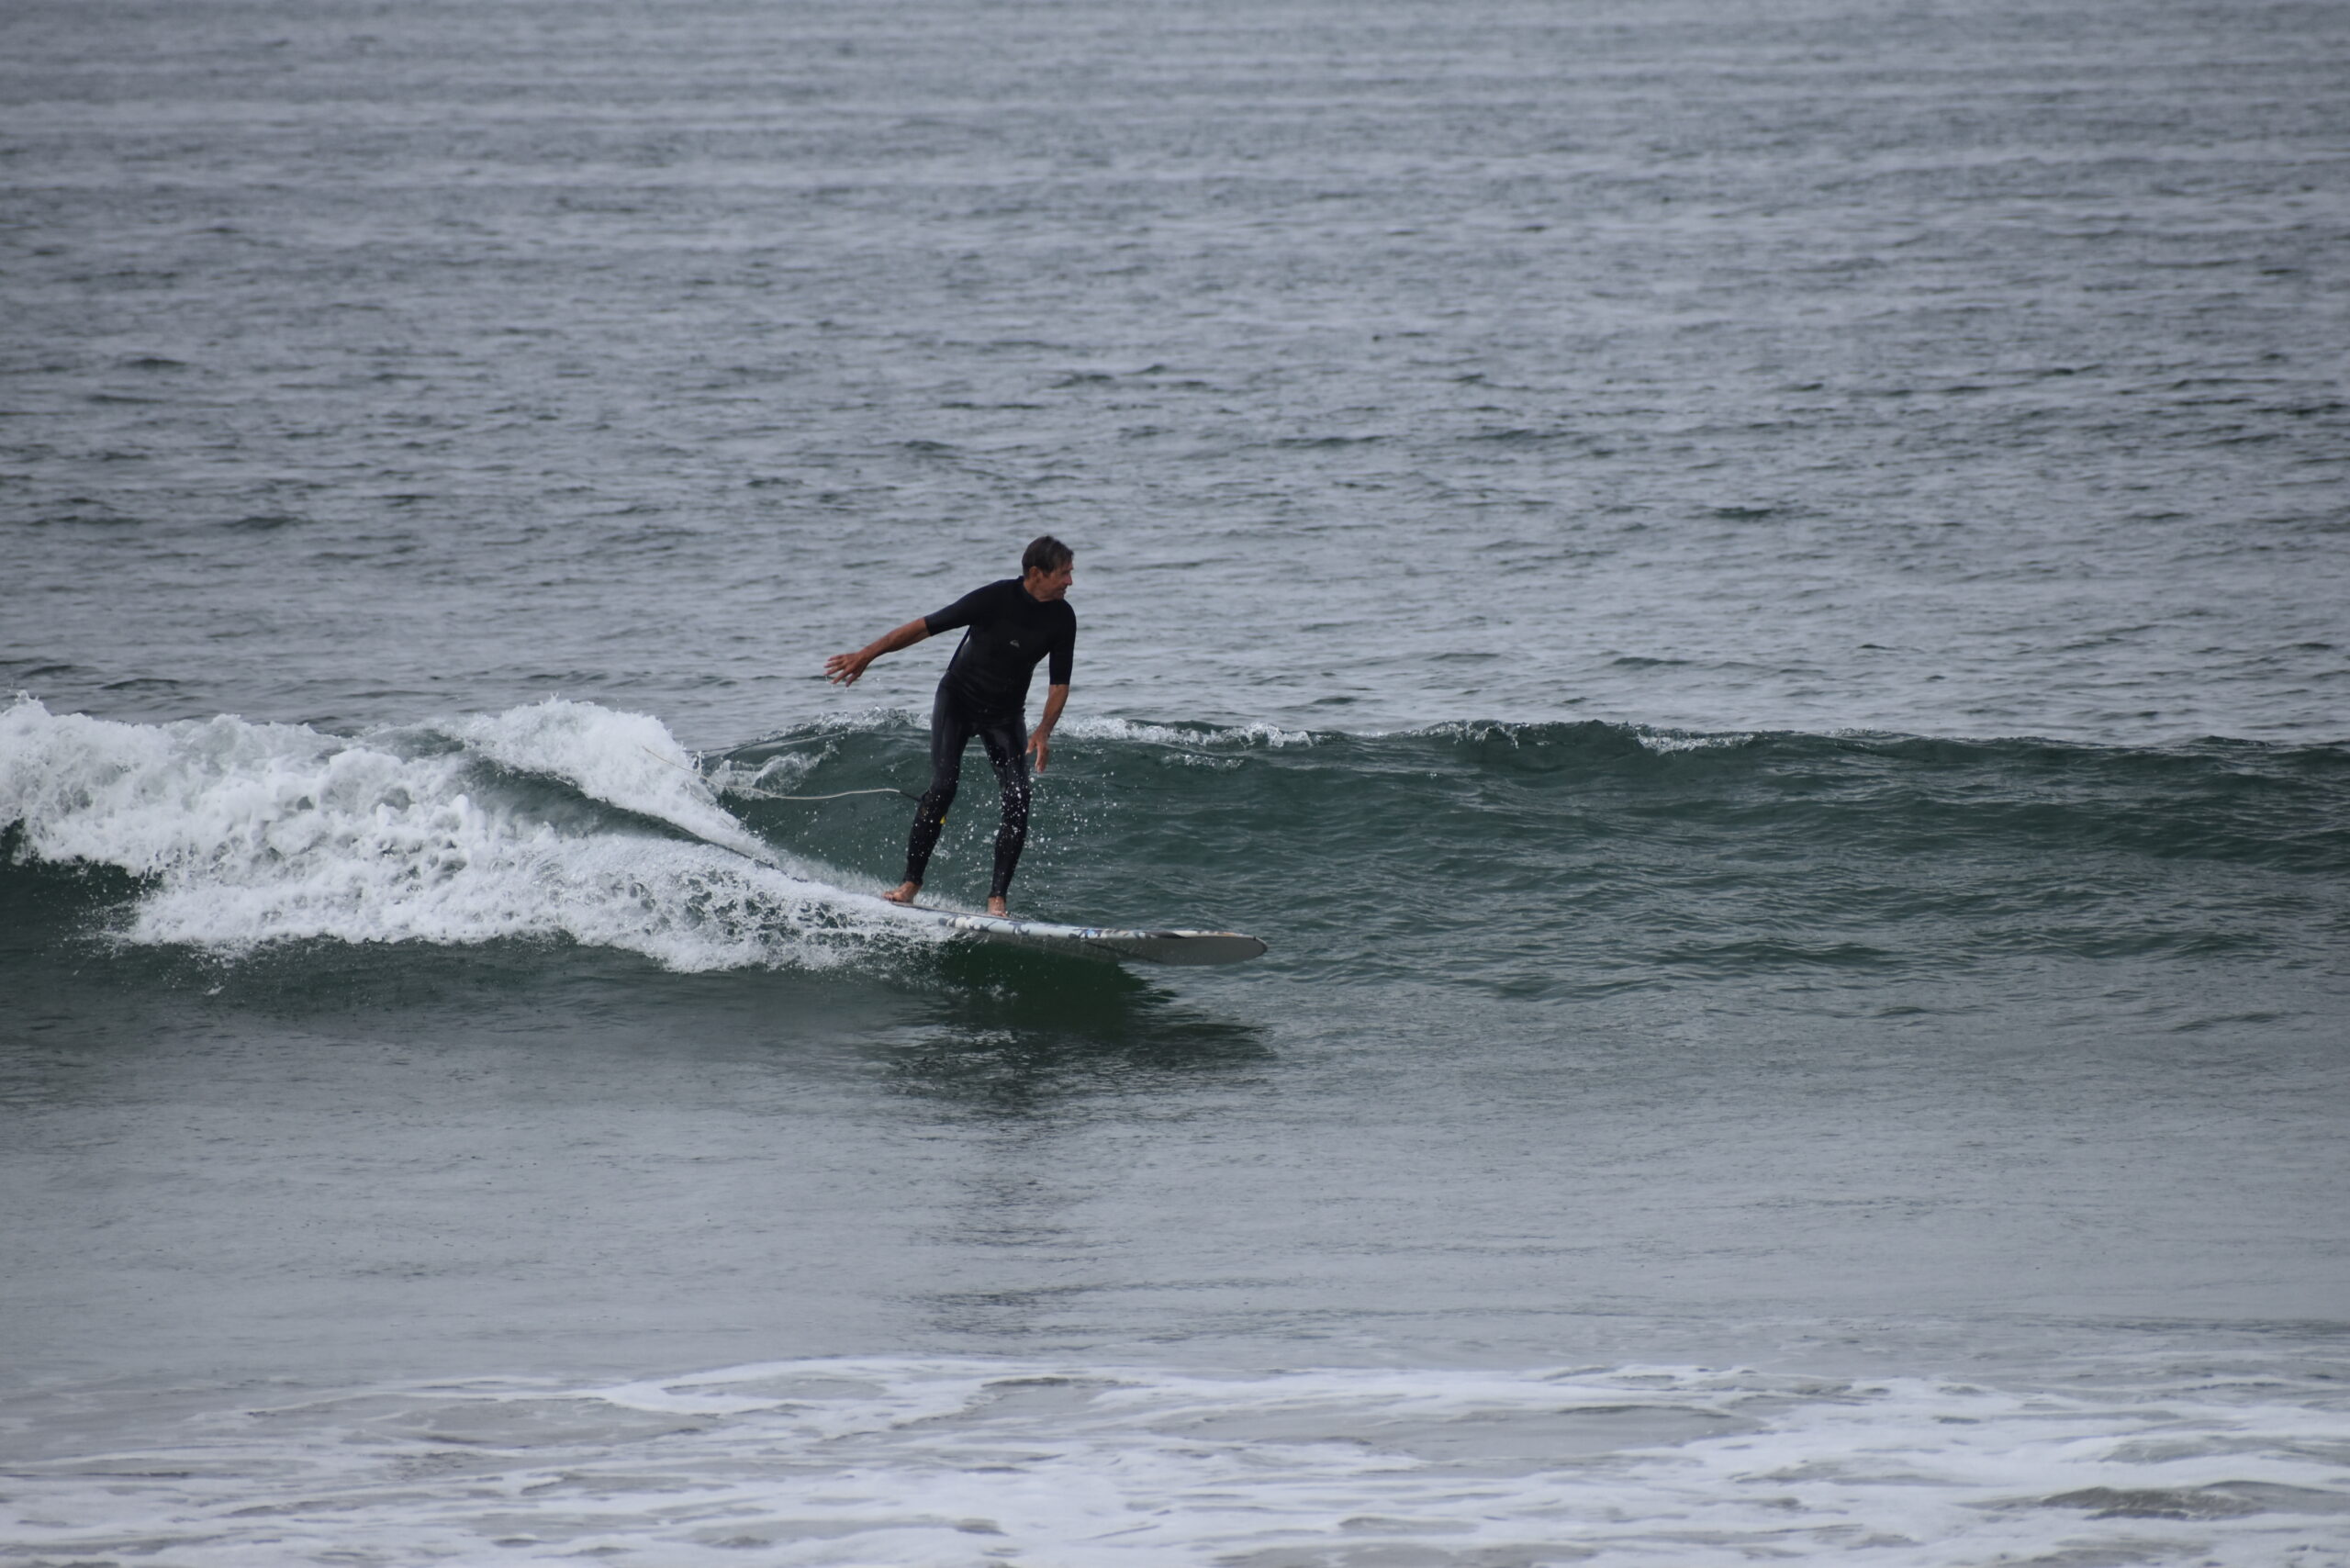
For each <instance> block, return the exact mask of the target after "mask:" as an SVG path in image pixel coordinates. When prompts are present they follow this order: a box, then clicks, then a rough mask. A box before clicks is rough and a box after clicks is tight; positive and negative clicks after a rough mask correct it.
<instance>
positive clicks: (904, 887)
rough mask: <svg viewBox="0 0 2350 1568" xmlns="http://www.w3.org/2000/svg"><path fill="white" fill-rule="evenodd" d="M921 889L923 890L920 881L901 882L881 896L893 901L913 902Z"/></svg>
mask: <svg viewBox="0 0 2350 1568" xmlns="http://www.w3.org/2000/svg"><path fill="white" fill-rule="evenodd" d="M920 891H922V884H921V883H920V882H900V883H899V884H898V885H897V886H896V887H894V888H891V889H890V890H889V891H888V892H886V893H883V894H882V895H881V896H882V897H883V898H885V899H887V900H889V901H890V902H891V903H912V902H914V895H915V894H916V893H918V892H920Z"/></svg>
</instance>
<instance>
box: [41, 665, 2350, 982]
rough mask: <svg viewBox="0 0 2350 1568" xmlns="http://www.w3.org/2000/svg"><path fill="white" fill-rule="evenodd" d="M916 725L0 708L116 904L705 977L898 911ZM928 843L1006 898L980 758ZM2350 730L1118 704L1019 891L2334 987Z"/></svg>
mask: <svg viewBox="0 0 2350 1568" xmlns="http://www.w3.org/2000/svg"><path fill="white" fill-rule="evenodd" d="M926 739H927V737H926V734H924V732H923V729H922V728H921V727H920V726H919V725H918V724H917V723H915V722H913V721H912V720H911V719H910V718H909V717H907V716H905V715H903V714H897V713H889V712H881V713H875V714H869V715H867V716H866V717H865V718H863V719H861V720H858V721H856V722H847V723H832V724H822V725H811V726H804V727H801V728H799V729H795V730H792V731H789V732H786V733H784V734H779V735H776V736H773V737H769V738H767V739H766V740H762V741H759V742H757V743H755V744H752V745H744V746H739V747H735V748H732V749H729V750H726V751H723V752H721V753H715V754H712V755H710V756H703V757H699V758H696V757H692V756H688V753H687V752H686V751H685V750H684V749H683V748H682V747H681V746H679V745H678V744H677V742H676V740H675V739H674V738H673V737H672V736H671V735H670V734H668V732H667V731H666V729H664V728H663V727H662V725H661V724H660V723H659V722H657V721H655V720H654V719H651V718H648V717H644V716H643V715H637V714H629V713H621V712H615V711H610V710H608V709H604V708H600V707H598V706H595V705H593V704H589V703H580V702H561V701H556V702H548V703H543V704H539V705H535V706H532V707H526V708H520V709H515V710H511V711H507V712H503V713H498V714H492V715H476V716H469V717H464V718H460V719H455V720H450V721H443V722H434V723H424V724H418V725H414V726H409V727H405V728H397V729H384V730H376V731H371V732H368V733H366V734H360V735H355V736H337V735H331V734H321V733H319V732H317V731H315V730H311V729H308V728H304V727H302V726H298V725H285V724H262V723H252V722H246V721H243V720H241V719H236V718H232V717H228V716H222V717H218V718H214V719H211V720H207V721H203V722H181V723H171V724H161V725H142V724H131V723H118V722H107V721H103V720H97V719H91V718H85V717H81V716H76V715H63V714H55V713H51V712H50V711H48V710H47V709H46V708H44V707H43V706H42V705H41V704H39V702H36V701H32V700H20V701H18V702H17V704H16V705H15V706H14V707H13V708H11V709H9V710H8V711H6V714H5V715H0V820H5V821H6V822H7V823H13V824H14V826H13V827H12V828H11V829H10V832H11V834H12V835H13V838H14V842H15V846H16V848H15V858H16V859H17V861H19V862H20V863H27V864H30V863H44V864H48V865H50V866H60V865H75V866H80V867H84V868H106V869H107V870H108V871H110V872H114V873H122V874H127V876H128V878H129V879H130V880H129V883H128V884H127V885H126V887H125V888H124V890H122V894H121V897H120V898H119V899H118V900H116V901H115V902H113V903H112V904H111V905H110V908H111V910H112V916H111V923H110V929H111V930H112V931H113V932H114V934H115V935H117V936H118V937H120V938H121V939H124V940H127V941H129V942H133V943H151V944H186V945H192V946H199V947H204V948H207V949H212V950H215V951H220V952H229V953H233V952H238V951H243V950H248V949H251V948H252V947H254V946H259V945H263V944H268V943H273V942H281V941H286V940H293V939H304V938H329V939H333V940H337V941H341V942H348V943H375V942H431V943H444V944H478V943H485V942H491V941H498V940H507V939H521V940H525V941H532V940H537V941H546V940H560V941H568V942H571V943H576V944H580V945H584V946H606V947H613V948H620V949H624V950H627V951H630V952H633V953H637V954H642V955H643V956H645V957H648V958H653V959H655V960H656V961H657V962H659V963H660V964H662V965H664V966H666V967H668V968H671V969H681V970H702V969H723V968H740V967H749V966H777V965H787V966H809V965H829V964H837V963H839V962H841V961H843V960H844V959H845V958H857V957H863V956H871V955H874V954H877V953H882V952H890V951H894V950H895V949H896V947H897V946H899V945H901V939H902V933H899V932H896V931H895V930H893V929H892V928H891V927H890V926H888V925H887V924H875V923H873V922H872V921H871V920H870V919H869V918H868V917H867V916H865V915H863V914H860V913H859V912H858V909H857V906H856V901H849V900H844V899H843V898H842V897H841V894H840V891H839V890H841V889H843V888H850V889H858V890H869V889H871V888H873V887H875V886H878V885H880V884H882V883H885V882H887V881H888V880H890V879H894V877H895V876H896V874H897V871H898V867H899V858H900V857H901V855H902V853H903V842H904V834H905V827H906V820H907V812H908V806H907V803H906V801H904V799H903V798H902V796H901V791H906V790H914V789H918V788H919V787H920V785H921V783H922V780H923V775H924V771H925V766H926V765H925V762H924V748H925V745H926ZM968 769H969V771H968V775H967V780H968V781H967V785H966V789H965V791H964V795H963V798H962V801H960V803H959V805H958V808H957V812H956V813H955V816H954V818H953V820H951V821H950V823H949V826H948V834H947V837H946V841H945V843H944V845H943V846H942V848H941V851H940V855H939V858H938V860H937V861H936V862H935V864H934V874H933V879H932V886H931V890H930V891H931V893H932V895H933V896H934V897H935V898H938V899H940V900H941V901H943V902H955V901H957V899H958V898H961V899H968V898H972V897H976V896H977V895H978V894H979V893H980V892H981V891H983V890H984V878H985V875H986V865H987V860H988V846H989V843H990V836H991V834H992V832H993V819H994V815H995V812H994V804H993V790H992V787H991V785H990V781H989V780H988V778H987V777H986V772H985V765H984V763H983V762H982V761H981V760H979V756H978V752H977V748H974V750H973V752H972V754H971V756H970V757H969V758H968ZM2345 870H2350V749H2345V748H2344V747H2340V746H2299V747H2295V746H2280V745H2253V744H2244V743H2223V742H2210V743H2206V744H2203V745H2194V746H2183V747H2174V748H2166V749H2159V750H2147V749H2128V748H2109V747H2107V748H2100V747H2087V746H2077V745H2056V744H2051V743H2044V742H2038V741H2030V740H2008V741H1982V742H1957V741H1936V740H1924V739H1918V738H1911V737H1901V736H1890V735H1834V736H1830V735H1808V734H1712V735H1705V734H1664V733H1655V732H1648V731H1642V730H1638V729H1630V728H1625V727H1622V726H1615V725H1606V724H1598V723H1590V724H1536V725H1520V724H1509V723H1499V722H1493V723H1484V722H1476V723H1472V722H1463V723H1455V724H1445V725H1440V726H1437V727H1434V728H1431V729H1427V730H1422V731H1416V732H1411V733H1406V734H1383V735H1355V734H1342V733H1334V732H1308V731H1300V730H1284V729H1280V728H1276V727H1271V726H1264V725H1259V726H1252V727H1247V728H1238V729H1231V728H1222V729H1220V728H1215V727H1212V726H1207V725H1200V724H1186V723H1165V724H1144V723H1136V722H1125V721H1114V720H1113V721H1091V722H1080V723H1078V724H1075V725H1073V726H1071V727H1069V728H1068V729H1065V730H1064V732H1063V734H1062V735H1061V737H1060V744H1059V745H1058V746H1057V748H1056V755H1055V760H1054V762H1053V765H1052V767H1050V768H1049V770H1048V771H1047V772H1046V774H1045V775H1044V778H1043V780H1042V783H1041V786H1040V804H1039V808H1038V811H1037V817H1036V826H1035V832H1034V835H1033V837H1032V841H1031V849H1030V852H1029V855H1028V857H1027V859H1026V861H1025V862H1024V866H1023V869H1022V875H1021V881H1020V883H1019V885H1018V886H1017V887H1016V889H1015V892H1016V894H1017V895H1018V898H1019V901H1020V904H1021V907H1023V908H1024V909H1028V910H1033V911H1036V912H1038V913H1050V914H1052V915H1054V916H1056V917H1061V918H1069V919H1079V920H1088V921H1120V922H1126V923H1144V922H1152V921H1158V922H1167V921H1175V920H1181V921H1185V922H1192V923H1220V924H1234V925H1239V926H1244V927H1247V928H1248V929H1252V930H1257V931H1259V932H1261V933H1263V934H1264V935H1267V936H1268V937H1269V938H1270V940H1272V942H1273V943H1274V946H1275V952H1274V955H1273V958H1272V960H1271V961H1272V962H1274V963H1276V964H1280V965H1287V966H1291V967H1292V968H1298V969H1304V970H1306V971H1309V972H1313V973H1317V974H1320V975H1323V976H1327V977H1337V978H1344V979H1349V980H1415V981H1430V980H1443V981H1449V982H1453V983H1465V984H1471V985H1475V986H1481V987H1489V988H1494V989H1496V990H1498V991H1501V992H1503V993H1505V994H1508V995H1513V996H1522V997H1532V996H1541V995H1565V996H1572V995H1589V994H1593V993H1595V992H1602V991H1611V990H1617V989H1621V988H1626V987H1632V988H1641V987H1654V986H1661V985H1668V984H1685V983H1691V982H1703V981H1707V980H1719V979H1726V978H1728V979H1740V980H1751V979H1753V978H1756V977H1762V978H1764V979H1767V980H1773V981H1774V983H1778V982H1784V983H1785V984H1786V985H1789V986H1796V987H1802V986H1831V987H1846V986H1881V985H1884V984H1887V983H1896V982H1908V981H1932V980H1948V979H1951V978H1953V977H1964V976H1967V975H1970V974H1972V975H1975V976H1978V977H1979V976H1984V975H1989V974H1994V973H1997V974H1999V975H2001V976H2005V977H2013V976H2016V975H2020V974H2031V973H2034V972H2042V971H2050V970H2053V969H2055V968H2059V967H2065V966H2071V965H2076V964H2079V963H2083V962H2086V963H2088V964H2091V965H2098V964H2104V965H2114V964H2121V965H2127V964H2131V963H2144V962H2163V963H2176V962H2180V961H2189V962H2194V963H2202V964H2210V965H2216V966H2221V967H2243V966H2253V967H2255V968H2260V969H2271V970H2277V971H2298V972H2301V973H2324V974H2331V973H2338V971H2339V967H2340V966H2339V961H2338V958H2337V955H2338V954H2339V952H2340V951H2341V942H2340V938H2341V936H2342V935H2343V933H2344V926H2345V900H2344V872H2345Z"/></svg>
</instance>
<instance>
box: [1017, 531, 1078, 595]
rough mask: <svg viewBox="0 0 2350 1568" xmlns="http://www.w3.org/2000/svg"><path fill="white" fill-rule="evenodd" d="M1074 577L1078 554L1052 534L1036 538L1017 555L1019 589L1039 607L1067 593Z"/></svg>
mask: <svg viewBox="0 0 2350 1568" xmlns="http://www.w3.org/2000/svg"><path fill="white" fill-rule="evenodd" d="M1076 576H1077V552H1076V551H1074V550H1072V549H1070V548H1069V546H1068V545H1066V544H1064V543H1061V542H1060V541H1059V540H1057V539H1056V538H1054V537H1053V536H1052V535H1051V534H1049V533H1046V534H1042V535H1039V536H1038V537H1037V538H1036V539H1035V541H1033V542H1032V543H1030V544H1029V546H1028V548H1027V549H1025V550H1024V551H1022V552H1021V554H1020V586H1021V587H1022V588H1026V589H1027V590H1028V597H1029V598H1030V599H1035V600H1036V601H1037V602H1038V603H1040V604H1045V603H1050V602H1051V601H1052V600H1054V599H1060V598H1062V597H1064V596H1065V595H1067V594H1068V592H1069V582H1070V580H1071V579H1072V578H1074V577H1076Z"/></svg>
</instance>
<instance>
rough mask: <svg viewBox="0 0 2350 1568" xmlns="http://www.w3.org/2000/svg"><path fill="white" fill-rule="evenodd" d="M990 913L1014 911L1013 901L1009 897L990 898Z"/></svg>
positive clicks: (1004, 913)
mask: <svg viewBox="0 0 2350 1568" xmlns="http://www.w3.org/2000/svg"><path fill="white" fill-rule="evenodd" d="M988 913H990V914H993V915H1006V914H1010V913H1012V901H1011V900H1009V899H990V900H988Z"/></svg>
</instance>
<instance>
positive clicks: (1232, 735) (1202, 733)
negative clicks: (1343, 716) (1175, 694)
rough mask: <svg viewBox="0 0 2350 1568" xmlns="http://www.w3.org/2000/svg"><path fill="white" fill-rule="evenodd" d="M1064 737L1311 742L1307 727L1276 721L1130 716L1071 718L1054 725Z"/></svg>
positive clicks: (1273, 745)
mask: <svg viewBox="0 0 2350 1568" xmlns="http://www.w3.org/2000/svg"><path fill="white" fill-rule="evenodd" d="M1058 734H1061V735H1062V736H1064V737H1069V736H1074V737H1076V738H1078V739H1080V740H1109V741H1138V742H1141V743H1143V744H1145V745H1172V746H1266V747H1271V748H1274V749H1280V748H1281V747H1284V746H1293V745H1314V744H1315V734H1314V732H1313V731H1311V730H1285V729H1282V728H1281V726H1280V725H1278V724H1268V723H1263V722H1254V723H1247V724H1231V725H1226V726H1225V727H1223V728H1210V727H1205V726H1202V727H1196V728H1195V727H1188V726H1181V725H1175V724H1153V723H1147V722H1140V721H1137V720H1134V719H1110V718H1088V719H1072V720H1070V721H1069V722H1066V723H1064V724H1062V725H1060V726H1059V728H1058Z"/></svg>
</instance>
